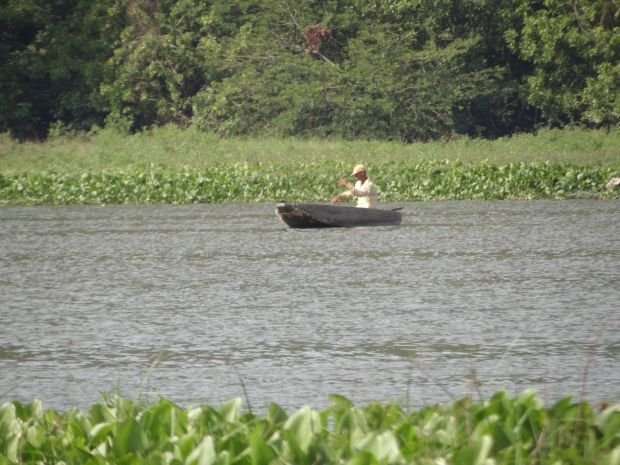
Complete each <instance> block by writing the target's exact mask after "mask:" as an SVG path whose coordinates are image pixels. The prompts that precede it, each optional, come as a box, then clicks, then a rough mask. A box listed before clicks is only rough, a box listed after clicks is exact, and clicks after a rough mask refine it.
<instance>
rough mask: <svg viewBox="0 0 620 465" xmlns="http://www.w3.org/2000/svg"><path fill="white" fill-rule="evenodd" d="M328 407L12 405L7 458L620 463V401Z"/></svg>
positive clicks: (0, 442) (502, 396)
mask: <svg viewBox="0 0 620 465" xmlns="http://www.w3.org/2000/svg"><path fill="white" fill-rule="evenodd" d="M330 398H331V405H332V406H331V407H330V408H328V409H326V410H324V411H317V410H313V409H311V408H310V407H303V408H301V409H299V410H298V411H296V412H294V413H292V414H290V415H289V414H288V413H286V412H285V411H284V410H283V409H282V408H280V407H279V406H278V405H276V404H271V405H270V406H269V408H268V411H267V413H266V415H258V414H255V413H253V412H251V411H247V409H246V412H245V413H244V412H242V411H240V407H241V405H242V400H241V399H232V400H230V401H228V402H225V403H223V404H222V405H220V406H218V407H215V408H213V407H210V406H207V405H202V406H200V407H194V408H192V407H189V408H181V407H179V406H177V405H175V404H174V403H172V402H170V401H168V400H166V399H160V400H159V401H157V402H156V403H154V404H144V403H140V402H137V403H136V402H133V401H131V400H128V399H122V398H119V397H116V396H113V397H110V398H109V399H108V400H107V401H105V402H103V403H98V404H94V405H92V406H91V407H90V410H89V411H88V412H81V411H79V410H77V409H72V410H69V411H66V412H56V411H54V410H46V411H44V410H43V406H42V404H41V402H40V401H38V400H35V401H33V402H31V403H29V404H27V405H23V404H21V403H20V402H18V401H14V402H12V403H7V404H4V405H2V406H1V407H0V461H1V462H2V463H6V464H17V463H20V464H22V463H33V464H34V463H64V464H67V465H73V464H88V465H104V464H130V463H131V464H147V463H148V464H179V465H181V464H185V465H232V464H239V465H268V464H287V463H295V464H306V465H309V464H315V465H321V464H343V465H344V464H347V465H372V464H388V463H390V464H391V463H394V464H396V463H403V464H404V463H413V464H419V465H445V464H452V465H504V464H519V465H528V464H556V463H571V464H583V465H586V464H602V465H618V464H619V463H620V435H619V434H618V431H620V406H618V405H615V406H607V405H603V406H601V410H602V411H600V412H598V411H595V410H594V409H593V408H591V407H590V406H589V405H588V404H587V403H586V402H574V401H572V400H571V399H570V398H565V399H563V400H561V401H559V402H557V403H556V404H555V405H553V406H551V407H545V406H543V403H542V402H541V400H540V399H538V398H536V397H535V395H534V392H533V391H525V392H523V393H522V394H520V395H518V396H517V397H514V398H510V397H509V396H508V395H507V394H506V393H505V392H504V391H500V392H498V393H497V394H495V395H494V396H493V397H492V398H490V399H489V400H488V401H480V402H474V401H472V400H470V399H467V398H466V399H462V400H460V401H456V402H454V403H453V404H452V405H446V406H444V405H441V404H440V405H435V406H431V407H427V408H424V409H421V410H418V411H414V412H407V411H405V410H403V409H402V408H401V407H399V406H398V405H396V404H393V403H391V404H385V405H384V404H378V403H372V404H368V405H364V406H354V405H353V404H352V403H351V402H350V401H349V400H347V399H346V398H344V397H341V396H336V395H332V396H330Z"/></svg>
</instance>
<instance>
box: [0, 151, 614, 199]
mask: <svg viewBox="0 0 620 465" xmlns="http://www.w3.org/2000/svg"><path fill="white" fill-rule="evenodd" d="M368 167H369V172H370V177H371V179H372V180H373V182H374V183H375V184H376V185H377V188H378V190H379V198H378V200H379V202H380V203H385V202H416V201H437V200H543V199H549V200H561V199H619V198H620V186H614V187H612V188H611V189H606V188H605V185H606V184H607V182H608V181H609V179H611V178H613V177H618V176H620V162H617V163H613V164H609V165H607V166H578V165H575V164H573V163H555V164H550V163H542V164H539V163H510V164H507V165H504V166H496V165H493V164H488V163H478V164H466V163H463V162H461V161H458V160H457V161H447V160H446V161H442V162H436V161H430V162H425V163H415V162H401V163H394V162H387V163H369V164H368ZM349 169H350V168H349V166H348V164H346V163H344V162H330V161H326V162H319V163H307V164H298V165H290V164H289V165H286V164H276V163H262V164H261V163H257V164H254V165H248V164H235V165H232V166H231V165H225V164H218V165H214V166H210V167H207V168H202V169H199V168H189V167H185V168H182V169H178V170H170V169H165V168H155V167H153V168H145V167H137V168H134V169H130V170H103V171H101V172H92V171H86V172H83V173H75V174H58V173H54V172H48V173H24V174H9V175H4V174H0V205H15V206H18V205H23V206H26V205H101V204H106V205H120V204H196V203H210V204H211V203H228V202H240V203H255V202H278V201H282V200H286V201H287V202H305V203H322V202H328V201H329V199H331V198H332V197H333V196H334V195H336V194H337V193H338V192H340V190H341V189H339V188H338V186H337V183H336V181H337V180H338V178H340V177H343V176H346V174H347V172H348V170H349Z"/></svg>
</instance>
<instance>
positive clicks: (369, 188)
mask: <svg viewBox="0 0 620 465" xmlns="http://www.w3.org/2000/svg"><path fill="white" fill-rule="evenodd" d="M340 197H342V198H343V199H352V198H353V197H357V205H356V206H357V208H377V187H376V186H375V185H374V184H373V183H372V182H371V181H370V179H366V182H364V184H362V182H361V181H357V182H356V183H355V186H354V187H353V186H352V187H351V188H350V189H348V190H347V192H344V193H342V194H340Z"/></svg>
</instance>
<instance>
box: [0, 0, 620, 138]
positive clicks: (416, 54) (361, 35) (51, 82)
mask: <svg viewBox="0 0 620 465" xmlns="http://www.w3.org/2000/svg"><path fill="white" fill-rule="evenodd" d="M619 27H620V1H619V0H570V1H565V0H529V1H528V0H365V1H361V0H309V1H308V0H304V1H301V0H89V1H84V0H0V122H1V123H2V128H3V130H4V131H11V133H12V134H13V135H15V136H17V137H41V136H45V134H47V133H48V131H49V130H50V128H52V129H54V128H56V129H57V128H59V127H62V128H65V129H75V130H88V129H90V128H92V127H93V126H95V125H97V126H103V125H107V126H113V127H116V128H118V129H119V130H120V131H130V130H139V129H141V128H147V127H150V126H153V125H162V124H179V125H185V126H187V125H195V126H196V127H198V128H201V129H204V130H206V131H211V132H214V133H217V134H220V135H222V136H232V135H251V136H267V135H283V136H296V137H334V138H345V139H389V140H401V141H404V142H408V141H413V140H430V139H437V138H441V137H451V136H452V135H454V134H467V135H470V136H482V137H489V138H495V137H498V136H501V135H506V134H512V133H515V132H527V131H532V130H535V128H536V127H537V126H538V125H552V126H563V125H567V124H575V125H576V124H578V125H584V126H587V127H601V126H611V125H618V124H620V61H619V57H620V34H619Z"/></svg>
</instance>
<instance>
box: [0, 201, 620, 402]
mask: <svg viewBox="0 0 620 465" xmlns="http://www.w3.org/2000/svg"><path fill="white" fill-rule="evenodd" d="M390 206H394V205H390ZM400 206H404V210H403V224H402V225H401V226H399V227H384V228H357V229H333V230H305V231H303V230H290V229H288V228H287V227H286V226H285V225H284V224H283V223H281V222H280V220H279V219H278V218H277V217H276V216H275V215H274V210H275V205H274V204H231V205H195V206H168V205H166V206H144V205H140V206H106V207H86V206H84V207H26V208H21V207H3V208H0V321H1V323H0V402H5V401H8V400H12V399H19V400H21V401H24V402H25V401H30V400H32V399H33V398H40V399H42V400H43V402H44V406H45V407H47V408H56V409H67V408H71V407H73V406H77V407H80V408H87V407H88V405H90V404H91V403H92V402H95V401H100V400H101V399H102V394H105V393H112V392H120V393H121V394H122V395H124V396H129V397H131V398H134V399H138V398H140V399H144V400H147V401H153V399H155V398H156V396H157V395H161V396H165V397H168V398H170V399H172V400H174V401H176V402H178V403H179V404H181V405H190V404H191V405H198V404H201V403H208V404H212V405H213V404H218V403H220V402H222V401H224V400H227V399H229V398H231V397H237V396H241V397H245V395H244V392H243V387H244V386H245V391H246V393H247V399H248V400H249V401H250V403H251V407H252V408H253V409H254V410H255V411H259V412H264V411H265V408H266V406H267V405H268V403H269V402H270V401H275V402H277V403H278V404H280V405H281V406H283V407H284V408H285V409H286V410H288V411H289V412H290V411H292V410H293V409H296V408H298V407H300V406H302V405H304V404H310V405H312V406H313V407H316V408H325V407H327V406H328V404H329V398H328V394H329V393H338V394H341V395H344V396H347V397H348V398H350V399H351V400H353V401H354V402H356V403H365V402H370V401H384V402H385V401H396V402H399V403H401V404H402V405H403V406H405V407H408V408H415V407H421V406H425V405H430V404H434V403H437V402H450V401H451V399H452V398H453V397H454V398H458V397H462V396H472V397H474V398H479V397H482V398H486V397H488V396H489V395H491V394H492V393H493V392H495V391H496V390H497V389H500V388H505V389H506V390H507V391H508V392H509V393H510V394H516V393H518V392H520V391H522V390H523V389H526V388H536V389H537V390H538V395H539V396H540V397H541V398H542V399H543V400H544V401H545V402H546V403H547V404H551V403H552V402H554V401H556V400H558V399H559V398H561V397H564V396H566V395H569V394H573V395H574V396H575V398H576V399H578V398H579V397H580V396H581V391H582V388H584V387H585V390H584V395H585V398H586V399H587V400H589V401H590V402H593V403H596V402H599V401H602V400H606V401H609V400H618V399H620V331H619V330H620V313H618V312H619V311H620V305H619V303H620V227H618V220H619V219H620V202H617V201H588V200H575V201H529V202H510V201H504V202H437V203H406V204H400Z"/></svg>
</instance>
